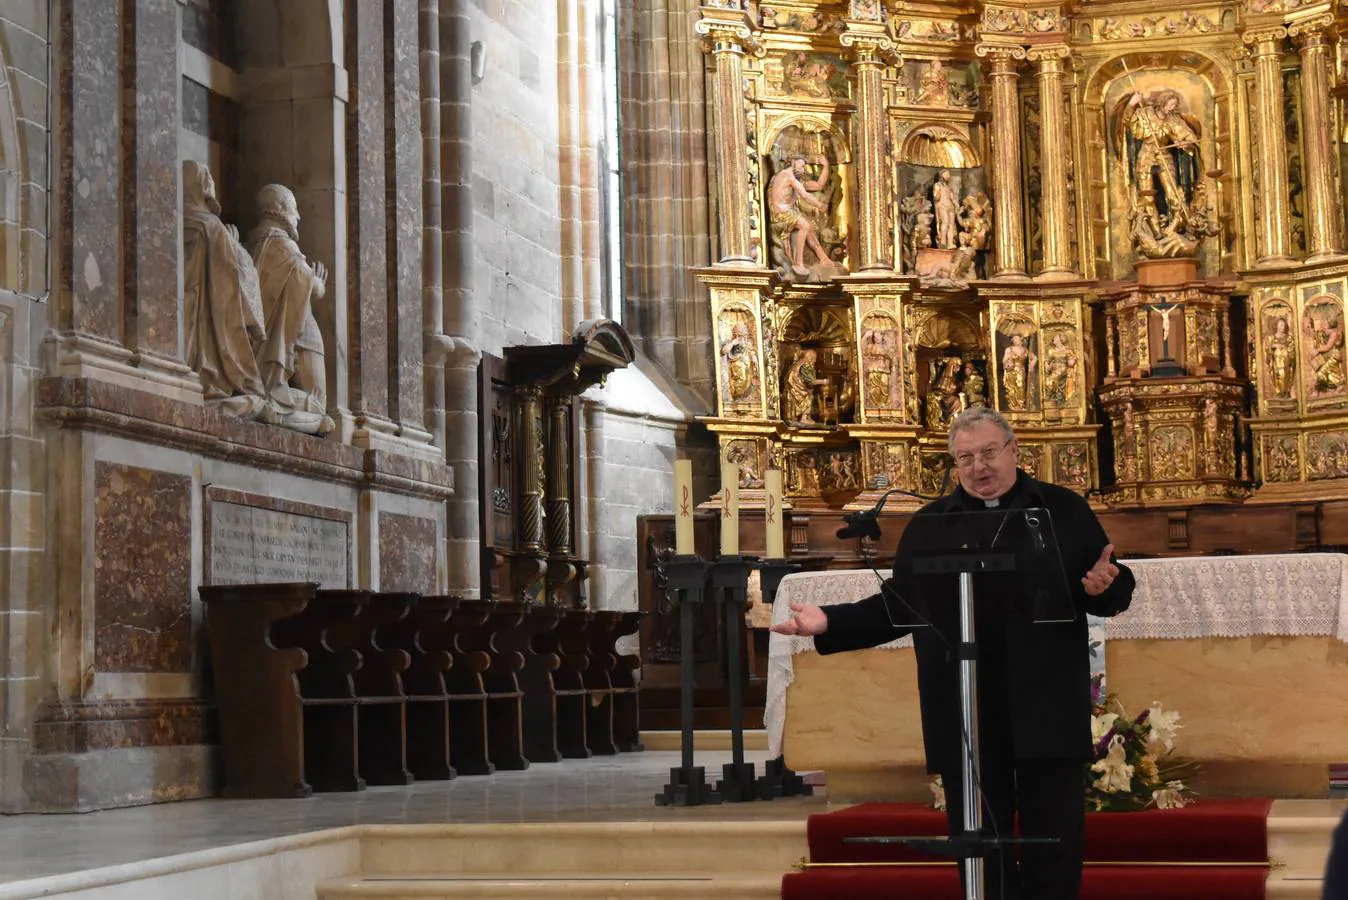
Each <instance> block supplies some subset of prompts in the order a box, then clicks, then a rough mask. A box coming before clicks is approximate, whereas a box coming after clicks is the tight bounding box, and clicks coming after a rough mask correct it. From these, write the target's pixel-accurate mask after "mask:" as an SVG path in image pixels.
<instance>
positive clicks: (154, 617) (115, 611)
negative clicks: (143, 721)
mask: <svg viewBox="0 0 1348 900" xmlns="http://www.w3.org/2000/svg"><path fill="white" fill-rule="evenodd" d="M191 509H192V480H191V478H189V477H187V476H184V475H172V474H169V473H167V472H159V471H155V470H152V469H142V468H137V467H134V466H125V465H116V464H112V463H107V462H98V463H96V464H95V466H94V509H93V514H94V622H93V623H92V625H93V628H94V629H95V634H94V665H95V667H96V668H97V669H98V670H99V671H103V672H186V671H189V670H190V669H191V667H192V646H191V637H192V619H191V592H192V515H191Z"/></svg>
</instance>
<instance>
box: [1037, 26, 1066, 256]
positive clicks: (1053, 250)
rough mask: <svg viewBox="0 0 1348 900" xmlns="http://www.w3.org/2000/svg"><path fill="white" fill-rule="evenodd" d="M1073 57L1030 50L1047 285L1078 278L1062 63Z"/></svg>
mask: <svg viewBox="0 0 1348 900" xmlns="http://www.w3.org/2000/svg"><path fill="white" fill-rule="evenodd" d="M1071 55H1072V51H1071V49H1070V48H1069V47H1066V46H1064V45H1061V44H1058V45H1051V46H1047V47H1035V48H1034V49H1032V50H1030V52H1029V57H1030V59H1031V61H1033V62H1035V63H1038V72H1037V75H1038V78H1039V140H1040V153H1039V165H1040V167H1041V177H1042V178H1043V198H1042V204H1043V205H1042V207H1041V208H1040V211H1039V216H1040V221H1041V222H1042V225H1041V226H1040V227H1041V231H1042V235H1043V241H1044V265H1043V268H1042V270H1041V277H1042V278H1043V279H1044V280H1045V281H1062V280H1070V279H1072V278H1074V277H1076V276H1075V275H1074V274H1073V273H1074V268H1073V265H1072V238H1071V234H1070V232H1069V231H1068V224H1069V223H1068V221H1067V217H1068V215H1069V213H1068V205H1067V155H1068V152H1069V147H1068V142H1067V121H1066V120H1067V116H1066V115H1065V114H1064V110H1063V103H1062V89H1063V60H1065V59H1067V58H1068V57H1070V56H1071Z"/></svg>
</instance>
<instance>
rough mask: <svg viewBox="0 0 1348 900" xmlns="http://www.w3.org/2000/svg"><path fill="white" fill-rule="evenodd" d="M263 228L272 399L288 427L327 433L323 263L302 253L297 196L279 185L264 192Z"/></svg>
mask: <svg viewBox="0 0 1348 900" xmlns="http://www.w3.org/2000/svg"><path fill="white" fill-rule="evenodd" d="M257 204H258V225H257V227H256V228H254V229H253V230H252V232H251V233H250V234H249V235H248V249H249V251H250V252H251V253H252V254H253V260H254V261H255V262H256V263H257V271H258V276H259V279H260V281H261V285H262V309H263V313H264V314H265V316H266V324H267V331H266V337H265V339H263V340H262V341H261V342H260V343H258V344H257V345H256V347H255V353H256V356H257V361H258V367H259V369H260V371H261V373H262V381H263V384H264V386H265V387H266V390H267V396H268V398H269V400H270V401H271V402H272V404H273V405H274V406H275V407H276V408H277V413H278V415H279V421H280V423H281V424H282V425H284V426H286V427H287V428H293V429H294V430H296V431H304V432H307V433H309V434H326V433H327V432H329V431H331V430H332V428H333V422H332V419H330V418H329V417H328V415H327V380H326V378H327V375H326V372H325V367H324V349H323V335H322V334H321V333H320V332H319V330H318V322H317V321H316V320H315V319H314V312H313V303H314V301H315V300H321V299H322V298H323V295H324V293H325V292H326V288H327V278H328V273H327V270H326V269H325V268H324V266H323V264H322V263H317V264H315V265H310V263H309V261H308V260H307V259H305V257H304V254H303V253H301V252H300V248H299V244H298V243H296V242H297V241H298V240H299V224H300V214H299V210H298V208H297V207H296V205H295V195H294V194H292V193H291V192H290V189H289V188H287V187H285V186H283V185H279V184H269V185H267V186H266V187H264V188H262V190H260V191H258V195H257Z"/></svg>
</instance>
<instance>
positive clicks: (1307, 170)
mask: <svg viewBox="0 0 1348 900" xmlns="http://www.w3.org/2000/svg"><path fill="white" fill-rule="evenodd" d="M1333 27H1334V17H1333V16H1316V17H1315V18H1313V19H1309V20H1307V21H1305V22H1299V23H1297V24H1296V25H1292V26H1291V27H1289V28H1288V29H1287V33H1288V34H1290V35H1291V36H1292V37H1293V38H1294V39H1295V40H1296V42H1297V48H1298V50H1299V51H1300V53H1301V125H1302V129H1301V130H1302V137H1301V139H1302V146H1303V148H1304V149H1303V151H1302V159H1301V170H1302V173H1303V175H1302V177H1303V180H1304V181H1305V185H1306V212H1305V217H1306V254H1307V259H1309V260H1320V259H1328V258H1330V257H1334V256H1342V255H1343V241H1342V238H1341V237H1340V235H1339V214H1338V207H1337V205H1336V204H1335V203H1334V168H1335V160H1334V153H1333V150H1332V148H1331V147H1330V129H1331V128H1332V127H1333V123H1332V121H1331V119H1330V113H1329V108H1330V107H1329V89H1330V52H1331V46H1330V40H1331V33H1330V30H1331V29H1332V28H1333Z"/></svg>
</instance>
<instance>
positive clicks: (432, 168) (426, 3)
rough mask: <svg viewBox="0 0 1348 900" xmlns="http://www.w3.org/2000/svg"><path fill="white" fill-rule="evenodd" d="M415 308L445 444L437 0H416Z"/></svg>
mask: <svg viewBox="0 0 1348 900" xmlns="http://www.w3.org/2000/svg"><path fill="white" fill-rule="evenodd" d="M417 41H418V55H419V57H420V62H421V67H420V73H421V314H422V323H423V326H424V331H423V332H422V340H423V348H424V359H425V365H423V366H422V384H423V386H424V391H425V393H424V397H425V418H424V421H425V422H426V424H427V426H428V428H429V429H430V432H431V439H432V440H433V441H434V443H435V445H436V446H438V447H443V446H444V444H445V374H444V358H445V353H446V352H447V351H448V350H449V349H450V348H449V347H447V346H446V343H445V341H444V338H443V334H444V330H445V308H444V299H443V295H442V287H443V284H444V266H443V265H442V260H443V257H442V255H441V248H440V223H441V216H440V0H421V7H420V22H419V28H418V36H417Z"/></svg>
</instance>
